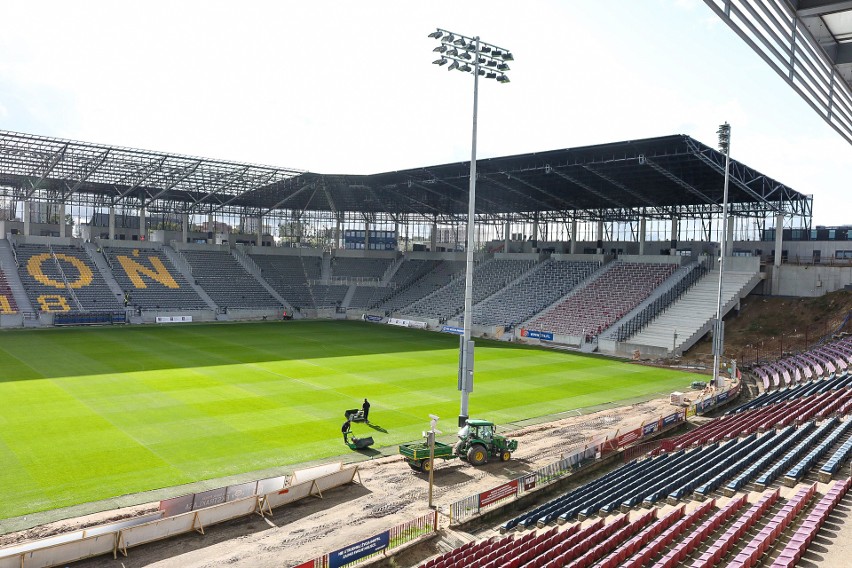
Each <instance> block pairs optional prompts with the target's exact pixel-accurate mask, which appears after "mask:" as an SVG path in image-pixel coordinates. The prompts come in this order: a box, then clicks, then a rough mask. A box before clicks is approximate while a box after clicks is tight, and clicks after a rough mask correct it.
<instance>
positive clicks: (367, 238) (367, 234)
mask: <svg viewBox="0 0 852 568" xmlns="http://www.w3.org/2000/svg"><path fill="white" fill-rule="evenodd" d="M364 250H370V222H369V221H364Z"/></svg>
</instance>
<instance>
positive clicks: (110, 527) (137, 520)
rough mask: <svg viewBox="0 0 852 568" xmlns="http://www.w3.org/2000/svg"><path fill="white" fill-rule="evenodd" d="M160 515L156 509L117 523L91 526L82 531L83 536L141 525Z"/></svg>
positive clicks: (161, 513) (87, 536) (113, 531)
mask: <svg viewBox="0 0 852 568" xmlns="http://www.w3.org/2000/svg"><path fill="white" fill-rule="evenodd" d="M162 516H163V512H162V511H157V512H156V513H151V514H150V515H143V516H141V517H134V518H132V519H127V520H126V521H121V522H118V523H111V524H109V525H100V526H97V527H92V528H89V529H86V530H84V531H83V538H89V537H90V536H98V535H101V534H107V533H117V532H118V531H120V530H122V529H126V528H130V527H135V526H136V525H142V524H144V523H150V522H151V521H155V520H157V519H160V518H162Z"/></svg>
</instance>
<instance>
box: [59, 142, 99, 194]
mask: <svg viewBox="0 0 852 568" xmlns="http://www.w3.org/2000/svg"><path fill="white" fill-rule="evenodd" d="M109 152H110V149H109V148H107V149H106V151H104V152H103V153H101V155H100V157H99V158H98V159H97V160H96V161H95V162H94V164H87V165H90V166H91V167H89V168H88V170H84V172H83V174H82V175H81V176H80V179H79V180H77V182H76V183H75V184H74V185H73V186H72V187H69V186H68V184H67V183H66V184H65V187H67V188H68V192H67V193H64V192H63V194H62V202H65V200H66V199H68V198H69V197H71V196H72V195H74V194H75V193H76V192H77V190H78V189H80V187H82V185H83V184H84V183H86V180H87V179H89V178H90V177H91V176H92V174H93V173H95V172H96V171H97V170H98V168H100V167H101V166H102V165H103V163H104V162H105V161H106V159H107V157H108V156H109Z"/></svg>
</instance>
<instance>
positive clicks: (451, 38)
mask: <svg viewBox="0 0 852 568" xmlns="http://www.w3.org/2000/svg"><path fill="white" fill-rule="evenodd" d="M454 39H456V36H454V35H453V34H450V35H448V36H447V37H445V38H444V39H442V40H441V41H443V42H444V43H453V40H454Z"/></svg>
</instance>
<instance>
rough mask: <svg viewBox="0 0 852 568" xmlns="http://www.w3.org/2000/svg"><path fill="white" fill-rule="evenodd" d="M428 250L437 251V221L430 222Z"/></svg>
mask: <svg viewBox="0 0 852 568" xmlns="http://www.w3.org/2000/svg"><path fill="white" fill-rule="evenodd" d="M429 250H431V251H432V252H435V251H436V250H438V221H437V220H435V221H432V236H431V237H430V238H429Z"/></svg>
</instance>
